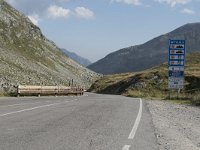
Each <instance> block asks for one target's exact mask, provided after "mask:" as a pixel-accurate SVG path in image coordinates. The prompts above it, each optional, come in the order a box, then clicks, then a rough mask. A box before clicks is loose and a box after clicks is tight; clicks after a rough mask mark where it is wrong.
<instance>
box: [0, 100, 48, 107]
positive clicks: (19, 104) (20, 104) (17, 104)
mask: <svg viewBox="0 0 200 150" xmlns="http://www.w3.org/2000/svg"><path fill="white" fill-rule="evenodd" d="M44 102H50V101H44ZM37 103H42V102H34V103H18V104H12V105H0V107H12V106H20V105H28V104H37Z"/></svg>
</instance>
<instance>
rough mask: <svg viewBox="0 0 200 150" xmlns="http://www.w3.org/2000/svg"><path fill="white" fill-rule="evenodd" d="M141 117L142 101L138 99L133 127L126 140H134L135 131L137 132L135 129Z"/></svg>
mask: <svg viewBox="0 0 200 150" xmlns="http://www.w3.org/2000/svg"><path fill="white" fill-rule="evenodd" d="M141 117H142V99H141V98H140V108H139V112H138V115H137V118H136V120H135V124H134V126H133V129H132V131H131V133H130V134H129V137H128V139H131V140H132V139H134V137H135V134H136V131H137V128H138V126H139V123H140V120H141Z"/></svg>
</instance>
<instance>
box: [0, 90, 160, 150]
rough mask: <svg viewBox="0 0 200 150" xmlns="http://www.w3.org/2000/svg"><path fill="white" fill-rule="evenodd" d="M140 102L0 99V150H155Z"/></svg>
mask: <svg viewBox="0 0 200 150" xmlns="http://www.w3.org/2000/svg"><path fill="white" fill-rule="evenodd" d="M157 149H158V147H157V142H156V137H155V134H154V127H153V124H152V119H151V115H150V113H149V110H148V109H147V107H146V103H145V101H142V100H141V99H133V98H127V97H123V96H113V95H97V94H90V93H86V94H85V95H84V96H81V97H23V98H21V97H20V98H0V150H157Z"/></svg>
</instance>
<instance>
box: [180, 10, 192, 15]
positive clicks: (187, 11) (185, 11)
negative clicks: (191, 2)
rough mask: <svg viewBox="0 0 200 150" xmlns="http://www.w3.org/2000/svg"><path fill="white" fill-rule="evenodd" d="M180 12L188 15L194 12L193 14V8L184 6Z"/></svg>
mask: <svg viewBox="0 0 200 150" xmlns="http://www.w3.org/2000/svg"><path fill="white" fill-rule="evenodd" d="M181 12H182V13H183V14H188V15H194V14H195V11H194V10H192V9H188V8H184V9H183V10H182V11H181Z"/></svg>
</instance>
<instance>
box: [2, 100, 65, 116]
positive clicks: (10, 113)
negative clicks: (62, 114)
mask: <svg viewBox="0 0 200 150" xmlns="http://www.w3.org/2000/svg"><path fill="white" fill-rule="evenodd" d="M67 102H69V101H65V102H61V103H53V104H48V105H42V106H37V107H32V108H27V109H23V110H18V111H12V112H9V113H5V114H0V117H3V116H8V115H12V114H17V113H21V112H25V111H31V110H34V109H38V108H44V107H50V106H55V105H60V104H64V103H67Z"/></svg>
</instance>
